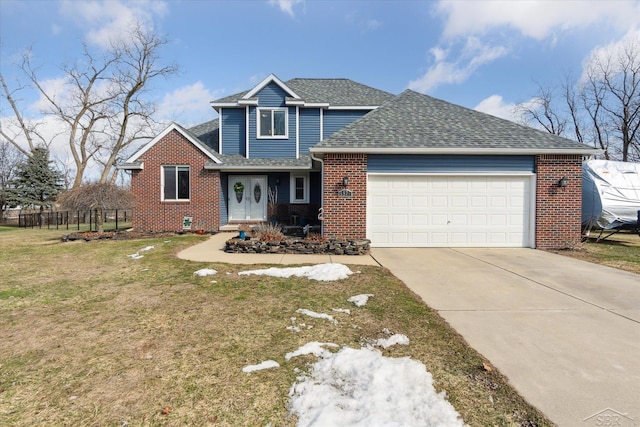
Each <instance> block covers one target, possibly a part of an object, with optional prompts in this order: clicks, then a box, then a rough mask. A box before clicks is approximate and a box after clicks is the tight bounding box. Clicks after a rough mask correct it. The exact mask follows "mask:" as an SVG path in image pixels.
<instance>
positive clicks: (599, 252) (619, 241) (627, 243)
mask: <svg viewBox="0 0 640 427" xmlns="http://www.w3.org/2000/svg"><path fill="white" fill-rule="evenodd" d="M599 234H600V232H599V231H598V232H592V234H591V236H590V237H589V238H587V239H585V241H584V242H582V244H581V245H580V246H579V247H577V248H575V249H571V250H563V251H555V252H556V253H559V254H561V255H565V256H568V257H572V258H577V259H581V260H583V261H589V262H593V263H595V264H602V265H606V266H608V267H613V268H617V269H619V270H625V271H630V272H631V273H636V274H640V236H639V235H638V234H635V233H632V232H630V231H621V232H619V233H616V234H613V235H611V236H610V237H607V238H605V239H604V240H600V241H598V236H599ZM607 234H609V233H607V232H605V233H604V234H603V235H602V236H603V237H605V236H607Z"/></svg>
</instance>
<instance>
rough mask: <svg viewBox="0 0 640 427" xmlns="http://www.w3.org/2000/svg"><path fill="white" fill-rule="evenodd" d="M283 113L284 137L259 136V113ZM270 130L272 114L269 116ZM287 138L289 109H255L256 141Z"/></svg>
mask: <svg viewBox="0 0 640 427" xmlns="http://www.w3.org/2000/svg"><path fill="white" fill-rule="evenodd" d="M264 110H267V111H284V135H260V127H261V126H260V120H261V119H260V112H261V111H264ZM271 128H272V129H273V128H274V126H273V114H272V115H271ZM288 138H289V109H288V108H287V107H262V108H256V139H288Z"/></svg>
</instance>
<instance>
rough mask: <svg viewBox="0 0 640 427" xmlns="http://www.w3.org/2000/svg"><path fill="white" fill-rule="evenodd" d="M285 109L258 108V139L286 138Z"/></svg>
mask: <svg viewBox="0 0 640 427" xmlns="http://www.w3.org/2000/svg"><path fill="white" fill-rule="evenodd" d="M287 127H288V126H287V109H286V108H258V138H287V133H288V132H287V131H288V129H287Z"/></svg>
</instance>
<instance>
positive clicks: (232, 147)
mask: <svg viewBox="0 0 640 427" xmlns="http://www.w3.org/2000/svg"><path fill="white" fill-rule="evenodd" d="M220 116H221V120H222V149H221V150H222V152H221V153H220V154H240V155H242V156H245V155H246V152H245V151H246V144H245V139H246V128H245V109H244V108H223V109H222V111H221V112H220Z"/></svg>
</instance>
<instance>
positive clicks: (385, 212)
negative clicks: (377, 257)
mask: <svg viewBox="0 0 640 427" xmlns="http://www.w3.org/2000/svg"><path fill="white" fill-rule="evenodd" d="M531 182H532V176H531V175H530V176H508V175H507V176H504V175H503V176H484V175H474V176H468V175H467V176H455V175H454V176H441V175H373V174H370V175H369V176H368V181H367V237H368V238H369V239H370V240H371V242H372V246H377V247H529V246H532V244H531V243H532V242H531V241H532V238H533V237H532V235H531V234H532V233H531V230H532V225H531V224H530V223H531V219H532V214H531V205H532V202H531V186H532V184H531Z"/></svg>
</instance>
